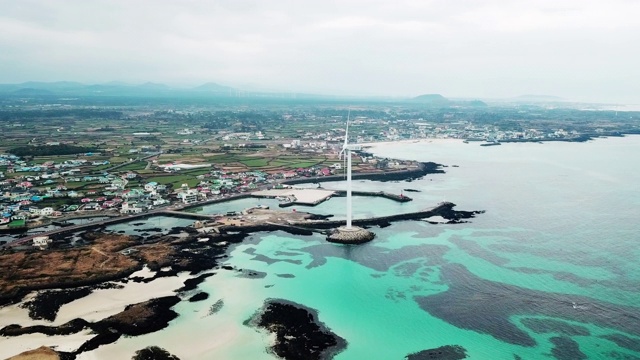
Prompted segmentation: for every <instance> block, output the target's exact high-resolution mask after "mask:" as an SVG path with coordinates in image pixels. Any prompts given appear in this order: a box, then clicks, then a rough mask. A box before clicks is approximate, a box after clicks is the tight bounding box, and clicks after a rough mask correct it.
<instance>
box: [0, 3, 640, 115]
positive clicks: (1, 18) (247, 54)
mask: <svg viewBox="0 0 640 360" xmlns="http://www.w3.org/2000/svg"><path fill="white" fill-rule="evenodd" d="M0 8H2V9H3V10H2V13H0V49H2V51H0V82H20V81H28V80H46V81H52V80H77V81H84V82H107V81H111V80H120V81H130V82H145V81H154V82H167V83H173V84H191V85H195V84H198V83H204V82H207V81H217V82H220V83H225V84H230V85H235V84H247V83H252V84H258V85H260V86H262V87H271V88H277V89H282V90H290V91H307V92H314V91H320V92H331V93H342V94H376V95H403V96H408V95H417V94H420V93H425V92H440V93H444V94H445V95H448V96H466V97H507V96H514V95H519V94H522V93H545V94H553V95H559V96H563V97H567V98H574V99H582V100H602V101H636V102H638V103H640V99H638V98H637V97H635V96H637V95H635V94H639V93H640V91H639V90H640V89H639V85H638V84H637V81H633V79H634V78H635V79H637V78H638V75H639V71H638V70H637V65H636V64H637V63H638V60H640V50H639V49H638V48H637V47H636V46H634V44H635V43H637V42H638V40H640V24H638V22H637V21H636V19H635V16H636V14H639V13H640V2H637V1H626V0H611V1H608V2H606V3H604V2H602V1H596V0H584V1H578V0H565V1H562V2H558V1H551V0H534V1H526V2H519V1H507V0H482V1H475V0H461V1H455V2H452V1H445V0H415V1H414V0H398V1H394V2H390V1H382V0H373V1H363V0H345V1H337V0H328V1H319V0H309V1H303V2H301V1H294V0H274V1H268V2H267V1H259V0H218V1H205V0H202V1H200V0H191V1H179V2H178V1H169V0H154V1H152V0H138V1H124V0H92V1H82V0H66V1H45V0H21V1H12V0H0ZM634 97H635V98H634Z"/></svg>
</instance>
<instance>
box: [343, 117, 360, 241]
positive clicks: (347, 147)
mask: <svg viewBox="0 0 640 360" xmlns="http://www.w3.org/2000/svg"><path fill="white" fill-rule="evenodd" d="M350 117H351V109H349V112H348V113H347V127H346V129H345V131H344V144H343V145H342V150H341V151H340V154H339V155H338V156H339V157H342V156H344V159H345V160H346V161H347V169H346V170H347V226H346V229H351V218H352V214H351V204H352V198H351V152H352V151H359V150H362V147H361V146H360V145H356V144H349V140H348V139H349V118H350Z"/></svg>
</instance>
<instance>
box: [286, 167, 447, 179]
mask: <svg viewBox="0 0 640 360" xmlns="http://www.w3.org/2000/svg"><path fill="white" fill-rule="evenodd" d="M441 168H442V164H437V163H434V162H420V163H418V166H417V167H415V168H409V169H403V170H392V171H384V172H372V173H356V174H352V175H351V177H352V179H354V180H358V179H366V180H375V181H400V180H408V179H411V180H413V179H418V178H421V177H423V176H425V175H427V174H444V170H442V169H441ZM343 180H345V176H344V175H329V176H322V177H307V178H300V179H292V180H286V181H283V182H282V184H286V185H296V184H308V183H321V182H330V181H343Z"/></svg>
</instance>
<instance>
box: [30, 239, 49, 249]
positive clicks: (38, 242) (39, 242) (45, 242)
mask: <svg viewBox="0 0 640 360" xmlns="http://www.w3.org/2000/svg"><path fill="white" fill-rule="evenodd" d="M32 240H33V246H36V247H39V248H40V250H44V249H46V248H47V247H48V246H49V244H50V243H51V239H49V237H48V236H36V237H34V238H33V239H32Z"/></svg>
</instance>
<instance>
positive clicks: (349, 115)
mask: <svg viewBox="0 0 640 360" xmlns="http://www.w3.org/2000/svg"><path fill="white" fill-rule="evenodd" d="M350 117H351V109H349V112H347V128H346V129H345V131H344V145H343V146H342V147H343V148H346V147H347V144H348V140H347V139H348V138H349V118H350Z"/></svg>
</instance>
